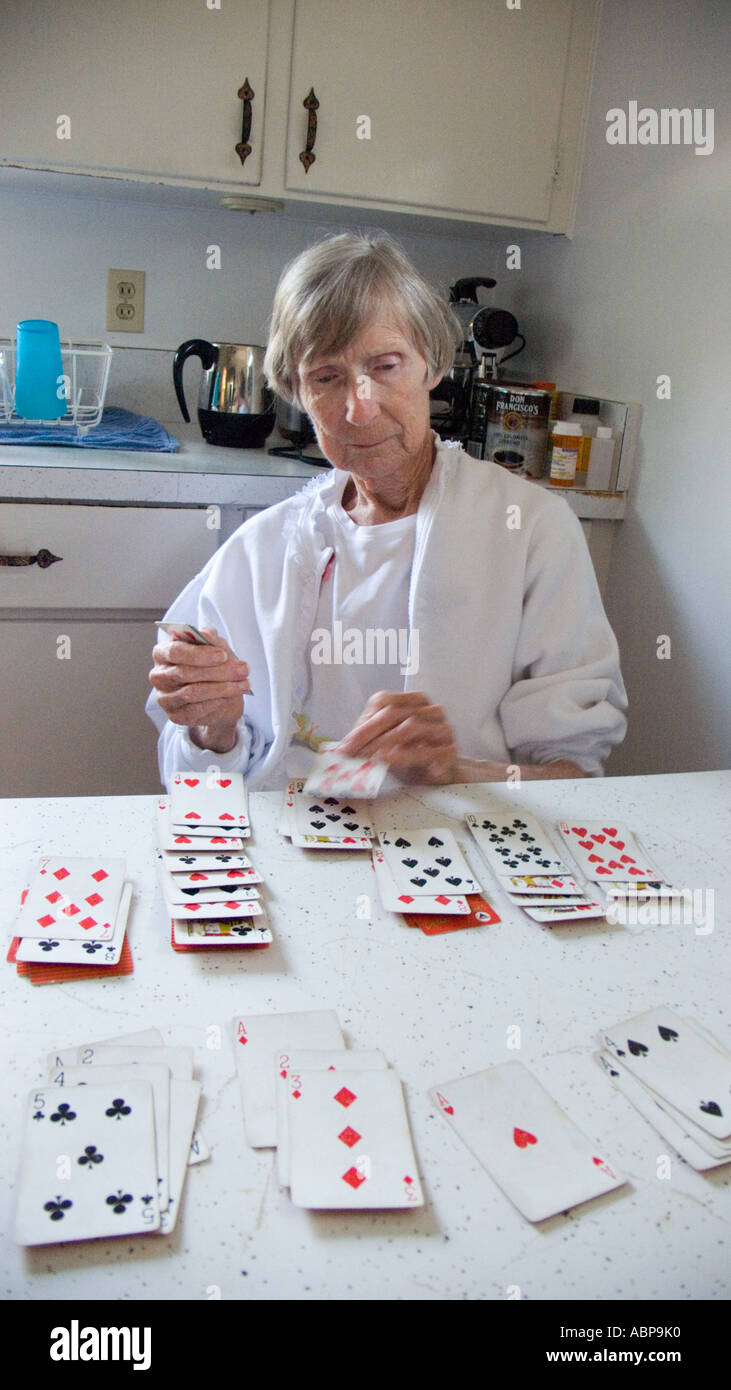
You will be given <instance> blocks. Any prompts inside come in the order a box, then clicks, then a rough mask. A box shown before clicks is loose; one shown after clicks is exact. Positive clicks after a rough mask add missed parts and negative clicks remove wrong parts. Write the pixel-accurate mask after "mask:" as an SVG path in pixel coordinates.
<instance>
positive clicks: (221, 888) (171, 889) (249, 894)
mask: <svg viewBox="0 0 731 1390" xmlns="http://www.w3.org/2000/svg"><path fill="white" fill-rule="evenodd" d="M164 885H165V887H164V892H165V899H166V901H167V902H169V903H207V904H209V905H213V906H214V907H216V906H218V907H220V906H221V905H222V904H224V903H227V902H231V900H232V899H233V898H238V899H241V898H242V897H245V898H246V901H247V902H256V900H257V899H258V898H260V897H261V894H260V892H259V889H258V888H257V886H256V884H254V883H245V884H244V883H229V884H223V883H219V884H216V883H206V884H205V885H203V884H196V885H195V887H194V888H186V887H185V886H184V885H181V886H180V887H179V886H178V884H177V882H176V879H175V877H174V875H173V874H165V878H164Z"/></svg>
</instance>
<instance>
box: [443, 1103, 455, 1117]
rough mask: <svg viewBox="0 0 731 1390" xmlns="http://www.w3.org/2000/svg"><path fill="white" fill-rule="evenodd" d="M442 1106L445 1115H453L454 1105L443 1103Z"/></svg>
mask: <svg viewBox="0 0 731 1390" xmlns="http://www.w3.org/2000/svg"><path fill="white" fill-rule="evenodd" d="M443 1108H444V1113H445V1115H453V1114H454V1106H453V1105H445V1106H444V1107H443Z"/></svg>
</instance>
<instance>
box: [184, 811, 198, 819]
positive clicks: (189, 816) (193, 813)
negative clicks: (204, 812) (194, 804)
mask: <svg viewBox="0 0 731 1390" xmlns="http://www.w3.org/2000/svg"><path fill="white" fill-rule="evenodd" d="M185 819H186V820H200V816H199V815H198V812H197V811H188V812H187V814H186V817H185Z"/></svg>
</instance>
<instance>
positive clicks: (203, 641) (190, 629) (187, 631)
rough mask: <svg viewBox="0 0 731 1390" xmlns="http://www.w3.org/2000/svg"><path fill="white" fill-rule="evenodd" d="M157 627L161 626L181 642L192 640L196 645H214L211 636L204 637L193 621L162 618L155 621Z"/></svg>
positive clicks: (170, 635)
mask: <svg viewBox="0 0 731 1390" xmlns="http://www.w3.org/2000/svg"><path fill="white" fill-rule="evenodd" d="M155 627H161V628H162V630H163V632H166V633H167V634H168V636H169V637H176V638H177V639H178V641H179V642H191V643H192V645H193V646H194V647H212V646H214V643H213V642H211V640H210V638H208V637H204V636H203V633H202V632H199V631H198V628H197V627H194V626H193V624H192V623H171V622H164V621H163V620H162V619H160V620H159V621H158V622H156V623H155Z"/></svg>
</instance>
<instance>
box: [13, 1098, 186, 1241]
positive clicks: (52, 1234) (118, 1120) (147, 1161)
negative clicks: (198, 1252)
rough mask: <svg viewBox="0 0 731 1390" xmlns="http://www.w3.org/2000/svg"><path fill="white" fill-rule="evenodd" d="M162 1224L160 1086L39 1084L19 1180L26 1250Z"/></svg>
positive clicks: (20, 1232) (18, 1232)
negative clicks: (156, 1111) (156, 1094)
mask: <svg viewBox="0 0 731 1390" xmlns="http://www.w3.org/2000/svg"><path fill="white" fill-rule="evenodd" d="M159 1225H160V1211H159V1206H158V1200H157V1163H156V1156H155V1125H154V1119H153V1108H152V1087H151V1086H150V1084H149V1082H145V1081H126V1082H125V1084H124V1086H119V1085H117V1086H116V1087H115V1086H111V1085H110V1084H109V1083H105V1082H104V1081H103V1080H101V1081H99V1082H98V1083H97V1081H96V1079H95V1081H94V1084H93V1085H88V1086H74V1087H71V1088H68V1087H63V1086H39V1087H38V1088H37V1089H36V1090H34V1091H31V1093H30V1095H29V1096H28V1099H27V1102H26V1106H25V1115H24V1121H23V1149H22V1156H21V1164H20V1175H19V1181H18V1205H17V1215H16V1223H15V1239H16V1241H17V1242H18V1244H19V1245H46V1244H51V1243H54V1244H55V1243H58V1242H59V1241H71V1240H94V1239H97V1238H99V1237H101V1236H120V1235H121V1236H130V1235H137V1234H139V1233H140V1232H145V1231H156V1230H157V1229H158V1228H159Z"/></svg>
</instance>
